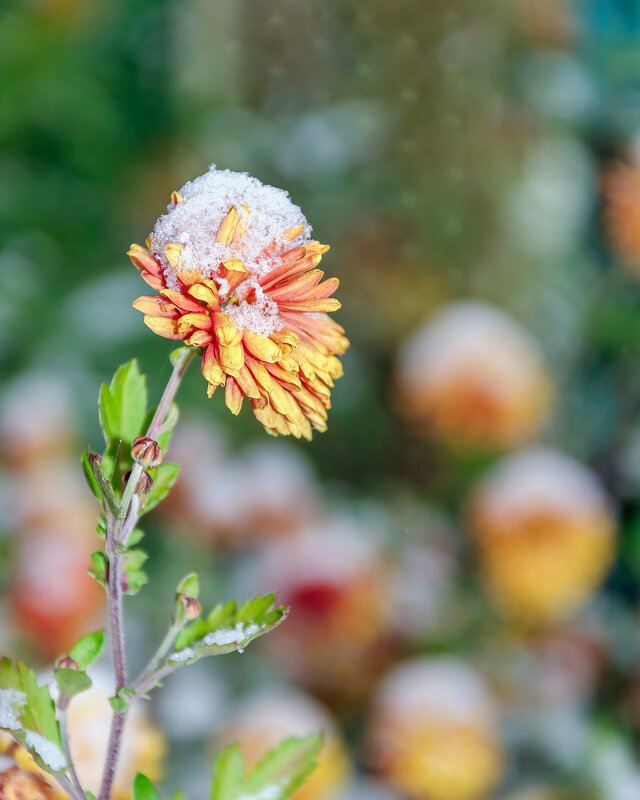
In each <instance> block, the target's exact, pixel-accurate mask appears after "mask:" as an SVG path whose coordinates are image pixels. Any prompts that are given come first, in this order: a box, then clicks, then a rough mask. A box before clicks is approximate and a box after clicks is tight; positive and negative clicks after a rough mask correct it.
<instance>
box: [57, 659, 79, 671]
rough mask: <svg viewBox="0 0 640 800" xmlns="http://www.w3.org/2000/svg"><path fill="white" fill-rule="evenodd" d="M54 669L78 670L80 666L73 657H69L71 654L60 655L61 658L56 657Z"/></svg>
mask: <svg viewBox="0 0 640 800" xmlns="http://www.w3.org/2000/svg"><path fill="white" fill-rule="evenodd" d="M56 669H74V670H78V669H80V667H79V666H78V662H77V661H76V660H75V659H74V658H71V656H62V658H60V659H58V662H57V664H56Z"/></svg>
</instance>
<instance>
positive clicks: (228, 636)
mask: <svg viewBox="0 0 640 800" xmlns="http://www.w3.org/2000/svg"><path fill="white" fill-rule="evenodd" d="M256 633H260V628H259V627H258V625H244V623H242V622H238V624H237V625H236V626H235V628H220V629H219V630H217V631H212V632H211V633H208V634H207V635H206V636H205V637H204V639H203V640H202V641H203V643H204V644H206V645H207V646H209V647H210V646H211V645H217V646H218V647H222V646H223V645H226V644H234V643H236V642H237V643H238V644H241V643H242V642H246V640H247V639H248V638H249V637H250V636H255V634H256Z"/></svg>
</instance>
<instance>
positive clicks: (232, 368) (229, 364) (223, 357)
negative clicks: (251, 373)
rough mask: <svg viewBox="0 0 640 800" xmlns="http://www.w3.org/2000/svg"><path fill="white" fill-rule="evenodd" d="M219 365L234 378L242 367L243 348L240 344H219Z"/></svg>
mask: <svg viewBox="0 0 640 800" xmlns="http://www.w3.org/2000/svg"><path fill="white" fill-rule="evenodd" d="M220 366H221V367H222V369H223V370H224V371H225V372H226V373H227V375H231V376H233V377H234V378H237V377H238V375H239V373H240V370H241V369H242V367H244V350H243V348H242V345H241V344H235V345H231V347H223V346H222V345H220Z"/></svg>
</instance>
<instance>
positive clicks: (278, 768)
mask: <svg viewBox="0 0 640 800" xmlns="http://www.w3.org/2000/svg"><path fill="white" fill-rule="evenodd" d="M321 748H322V735H321V734H314V735H312V736H306V737H304V738H295V737H291V738H289V739H285V740H284V741H283V742H281V743H280V744H279V745H278V746H277V747H276V748H274V749H273V750H271V751H269V752H268V753H267V754H266V755H265V756H264V758H263V759H262V760H261V761H260V763H259V764H258V765H257V766H256V767H255V769H254V770H253V772H251V774H250V775H249V776H248V777H247V778H244V777H243V774H244V762H243V758H242V754H241V753H240V749H239V748H238V746H237V745H235V744H232V745H229V746H228V747H225V748H224V750H222V751H221V752H220V753H219V754H218V755H217V756H216V758H215V760H214V762H213V783H212V786H211V793H210V795H209V800H240V799H241V800H267V799H268V800H287V798H288V797H291V795H292V794H294V793H295V792H296V791H298V789H299V788H300V787H301V786H302V785H303V784H304V782H305V781H306V779H307V778H308V777H309V775H310V774H311V773H312V772H313V770H314V769H315V768H316V766H317V763H318V755H319V753H320V750H321Z"/></svg>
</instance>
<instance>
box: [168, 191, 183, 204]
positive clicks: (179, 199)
mask: <svg viewBox="0 0 640 800" xmlns="http://www.w3.org/2000/svg"><path fill="white" fill-rule="evenodd" d="M171 202H172V203H173V205H174V206H177V205H178V204H179V203H184V197H183V196H182V195H181V194H180V192H171Z"/></svg>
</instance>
